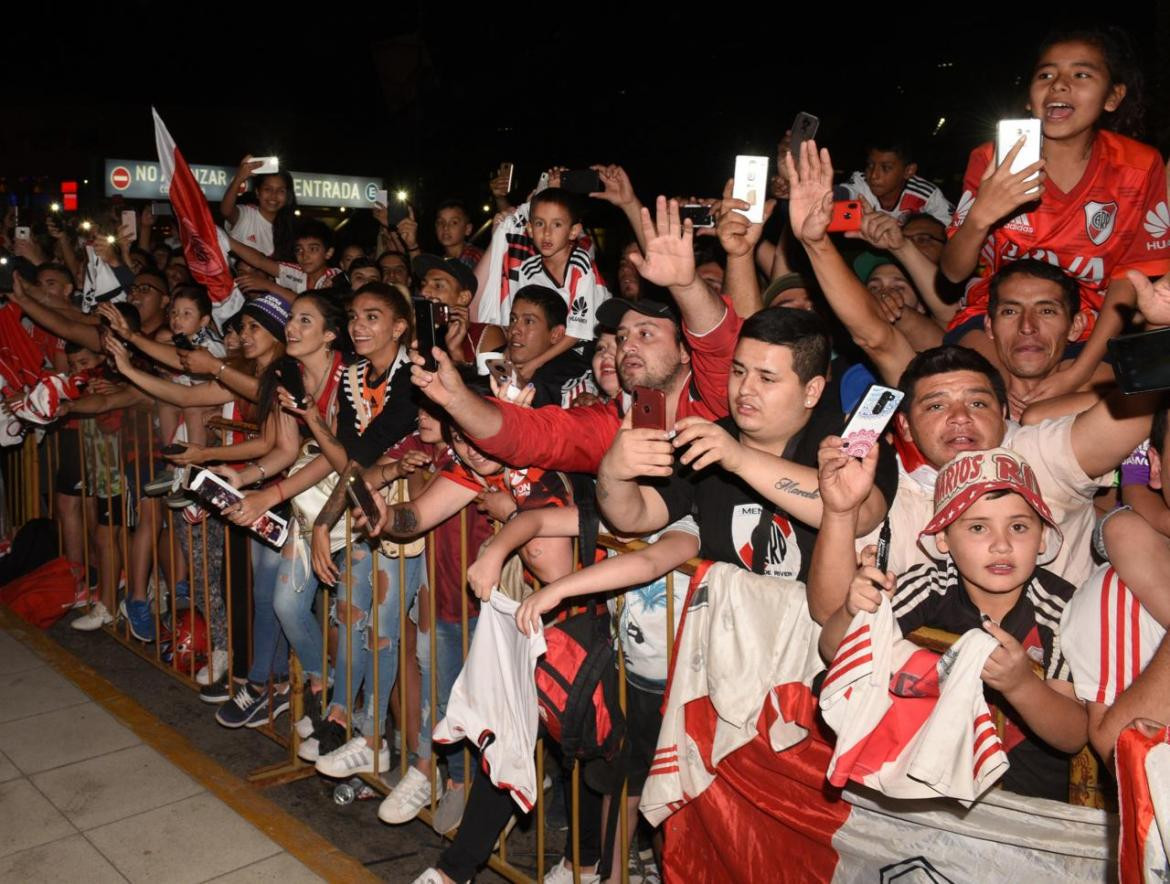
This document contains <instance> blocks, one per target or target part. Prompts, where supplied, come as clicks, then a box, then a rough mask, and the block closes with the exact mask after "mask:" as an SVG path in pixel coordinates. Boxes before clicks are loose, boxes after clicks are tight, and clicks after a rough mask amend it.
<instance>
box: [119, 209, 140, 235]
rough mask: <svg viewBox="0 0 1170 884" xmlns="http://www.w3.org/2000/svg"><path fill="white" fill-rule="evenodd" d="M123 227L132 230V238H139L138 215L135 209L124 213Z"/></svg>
mask: <svg viewBox="0 0 1170 884" xmlns="http://www.w3.org/2000/svg"><path fill="white" fill-rule="evenodd" d="M122 227H123V228H129V229H130V236H132V237H134V238H137V237H138V213H137V212H135V211H134V210H133V209H126V210H125V211H123V212H122Z"/></svg>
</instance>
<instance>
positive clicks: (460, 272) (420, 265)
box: [410, 255, 479, 296]
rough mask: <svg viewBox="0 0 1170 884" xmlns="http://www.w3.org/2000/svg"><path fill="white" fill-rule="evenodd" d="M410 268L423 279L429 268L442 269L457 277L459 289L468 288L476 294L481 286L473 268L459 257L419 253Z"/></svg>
mask: <svg viewBox="0 0 1170 884" xmlns="http://www.w3.org/2000/svg"><path fill="white" fill-rule="evenodd" d="M410 269H411V270H413V271H414V275H415V276H417V277H418V278H419V279H422V278H423V277H424V276H426V275H427V271H429V270H442V271H443V272H444V273H449V274H450V275H451V276H453V277H455V280H456V282H458V283H459V290H460V291H463V290H464V289H466V290H467V291H469V292H471V294H472V296H474V295H475V292H476V290H477V289H478V288H479V280H478V279H476V278H475V274H474V273H473V272H472V270H471V268H470V267H468V266H467V265H466V264H464V263H463V262H462V261H460V260H459V259H458V258H440V257H439V256H438V255H419V256H418V257H417V258H415V259H414V261H412V262H411V264H410Z"/></svg>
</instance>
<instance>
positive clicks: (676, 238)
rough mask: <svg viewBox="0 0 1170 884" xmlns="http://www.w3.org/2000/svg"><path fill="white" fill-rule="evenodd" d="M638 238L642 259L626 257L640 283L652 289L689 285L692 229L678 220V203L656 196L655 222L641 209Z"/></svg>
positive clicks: (691, 279)
mask: <svg viewBox="0 0 1170 884" xmlns="http://www.w3.org/2000/svg"><path fill="white" fill-rule="evenodd" d="M642 235H643V237H644V238H645V240H646V255H645V257H643V256H642V255H639V254H638V253H637V252H631V253H630V256H629V257H630V263H632V264H633V265H634V269H636V270H637V271H638V273H640V274H641V275H642V278H643V279H646V280H648V281H649V282H652V283H654V284H655V285H660V286H663V287H664V288H668V287H670V286H683V285H689V284H690V283H692V282H694V279H695V249H694V238H695V231H694V225H693V224H692V223H691V221H690V219H689V218H688V219H687V220H686V221H680V220H679V212H678V200H674V199H672V200H670V202H669V203H668V202H667V200H666V197H664V196H660V197H658V199H657V201H656V202H655V220H654V221H651V220H650V210H649V209H647V208H644V207H643V209H642Z"/></svg>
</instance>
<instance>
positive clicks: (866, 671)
mask: <svg viewBox="0 0 1170 884" xmlns="http://www.w3.org/2000/svg"><path fill="white" fill-rule="evenodd" d="M997 647H999V643H998V642H997V641H996V640H995V638H994V637H993V636H991V635H989V634H988V633H986V632H984V631H983V630H979V629H972V630H970V631H969V632H967V633H965V634H964V635H963V636H962V637H961V638H960V639H959V640H958V641H957V642H955V644H954V645H953V646H952V647H951V648H950V650H949V651H947V653H946V654H944V655H942V657H939V656H938V655H937V654H935V653H933V652H932V651H927V650H925V649H923V648H919V647H917V646H916V645H914V644H912V643H911V642H909V641H906V640H905V639H903V638H902V633H901V631H900V630H899V629H898V624H897V621H896V620H895V619H894V611H893V607H892V606H891V604H890V600H889V599H888V598H887V597H885V596H884V595H883V596H882V601H881V605H880V606H879V608H878V610H877V611H875V612H873V613H869V612H866V611H862V612H859V613H858V614H857V616H856V617H854V618H853V621H852V622H851V623H850V624H849V628H848V629H847V630H846V632H845V637H844V638H843V639H842V640H841V645H840V647H839V648H838V649H837V653H836V655H835V656H834V658H833V663H832V665H831V666H830V667H829V674H828V675H827V676H826V677H825V681H824V684H823V685H822V687H821V700H820V703H821V712H822V714H823V715H824V718H825V721H826V722H827V723H828V725H829V726H830V727H831V728H833V730H834V731H836V733H837V743H836V746H835V748H834V749H833V758H832V760H831V761H830V762H829V770H828V778H829V782H830V783H832V784H833V785H834V786H838V787H840V786H844V785H845V784H846V783H847V782H848V781H850V780H852V781H853V782H856V783H861V784H862V785H865V786H869V787H870V788H872V789H876V790H877V791H879V792H882V793H883V794H885V795H889V796H891V797H894V798H937V797H939V796H944V797H950V798H957V799H958V800H959V801H961V802H963V803H970V802H973V801H974V800H975V799H976V798H978V797H979V796H980V795H981V794H983V792H985V791H986V790H987V789H989V788H990V787H991V786H992V785H993V784H994V783H995V781H996V780H998V779H999V778H1000V777H1001V776H1002V775H1003V773H1004V772H1005V771H1006V770H1007V767H1008V760H1007V754H1006V753H1005V752H1004V750H1003V745H1002V744H1001V742H1000V739H999V736H998V735H997V734H996V731H995V722H994V720H993V719H992V717H991V711H990V709H988V707H987V701H986V700H985V699H984V698H983V681H982V679H981V678H980V673H981V672H982V671H983V664H984V663H986V662H987V658H988V657H989V656H990V655H991V652H992V651H994V650H995V649H996V648H997Z"/></svg>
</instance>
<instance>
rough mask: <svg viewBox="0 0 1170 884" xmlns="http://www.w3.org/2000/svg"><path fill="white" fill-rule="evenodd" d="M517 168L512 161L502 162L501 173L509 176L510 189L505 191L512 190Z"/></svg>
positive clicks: (509, 191)
mask: <svg viewBox="0 0 1170 884" xmlns="http://www.w3.org/2000/svg"><path fill="white" fill-rule="evenodd" d="M515 169H516V167H515V166H514V165H512V164H511V163H500V174H501V175H507V176H508V189H507V190H505V191H504V192H505V193H511V192H512V173H513V172H514V171H515Z"/></svg>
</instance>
